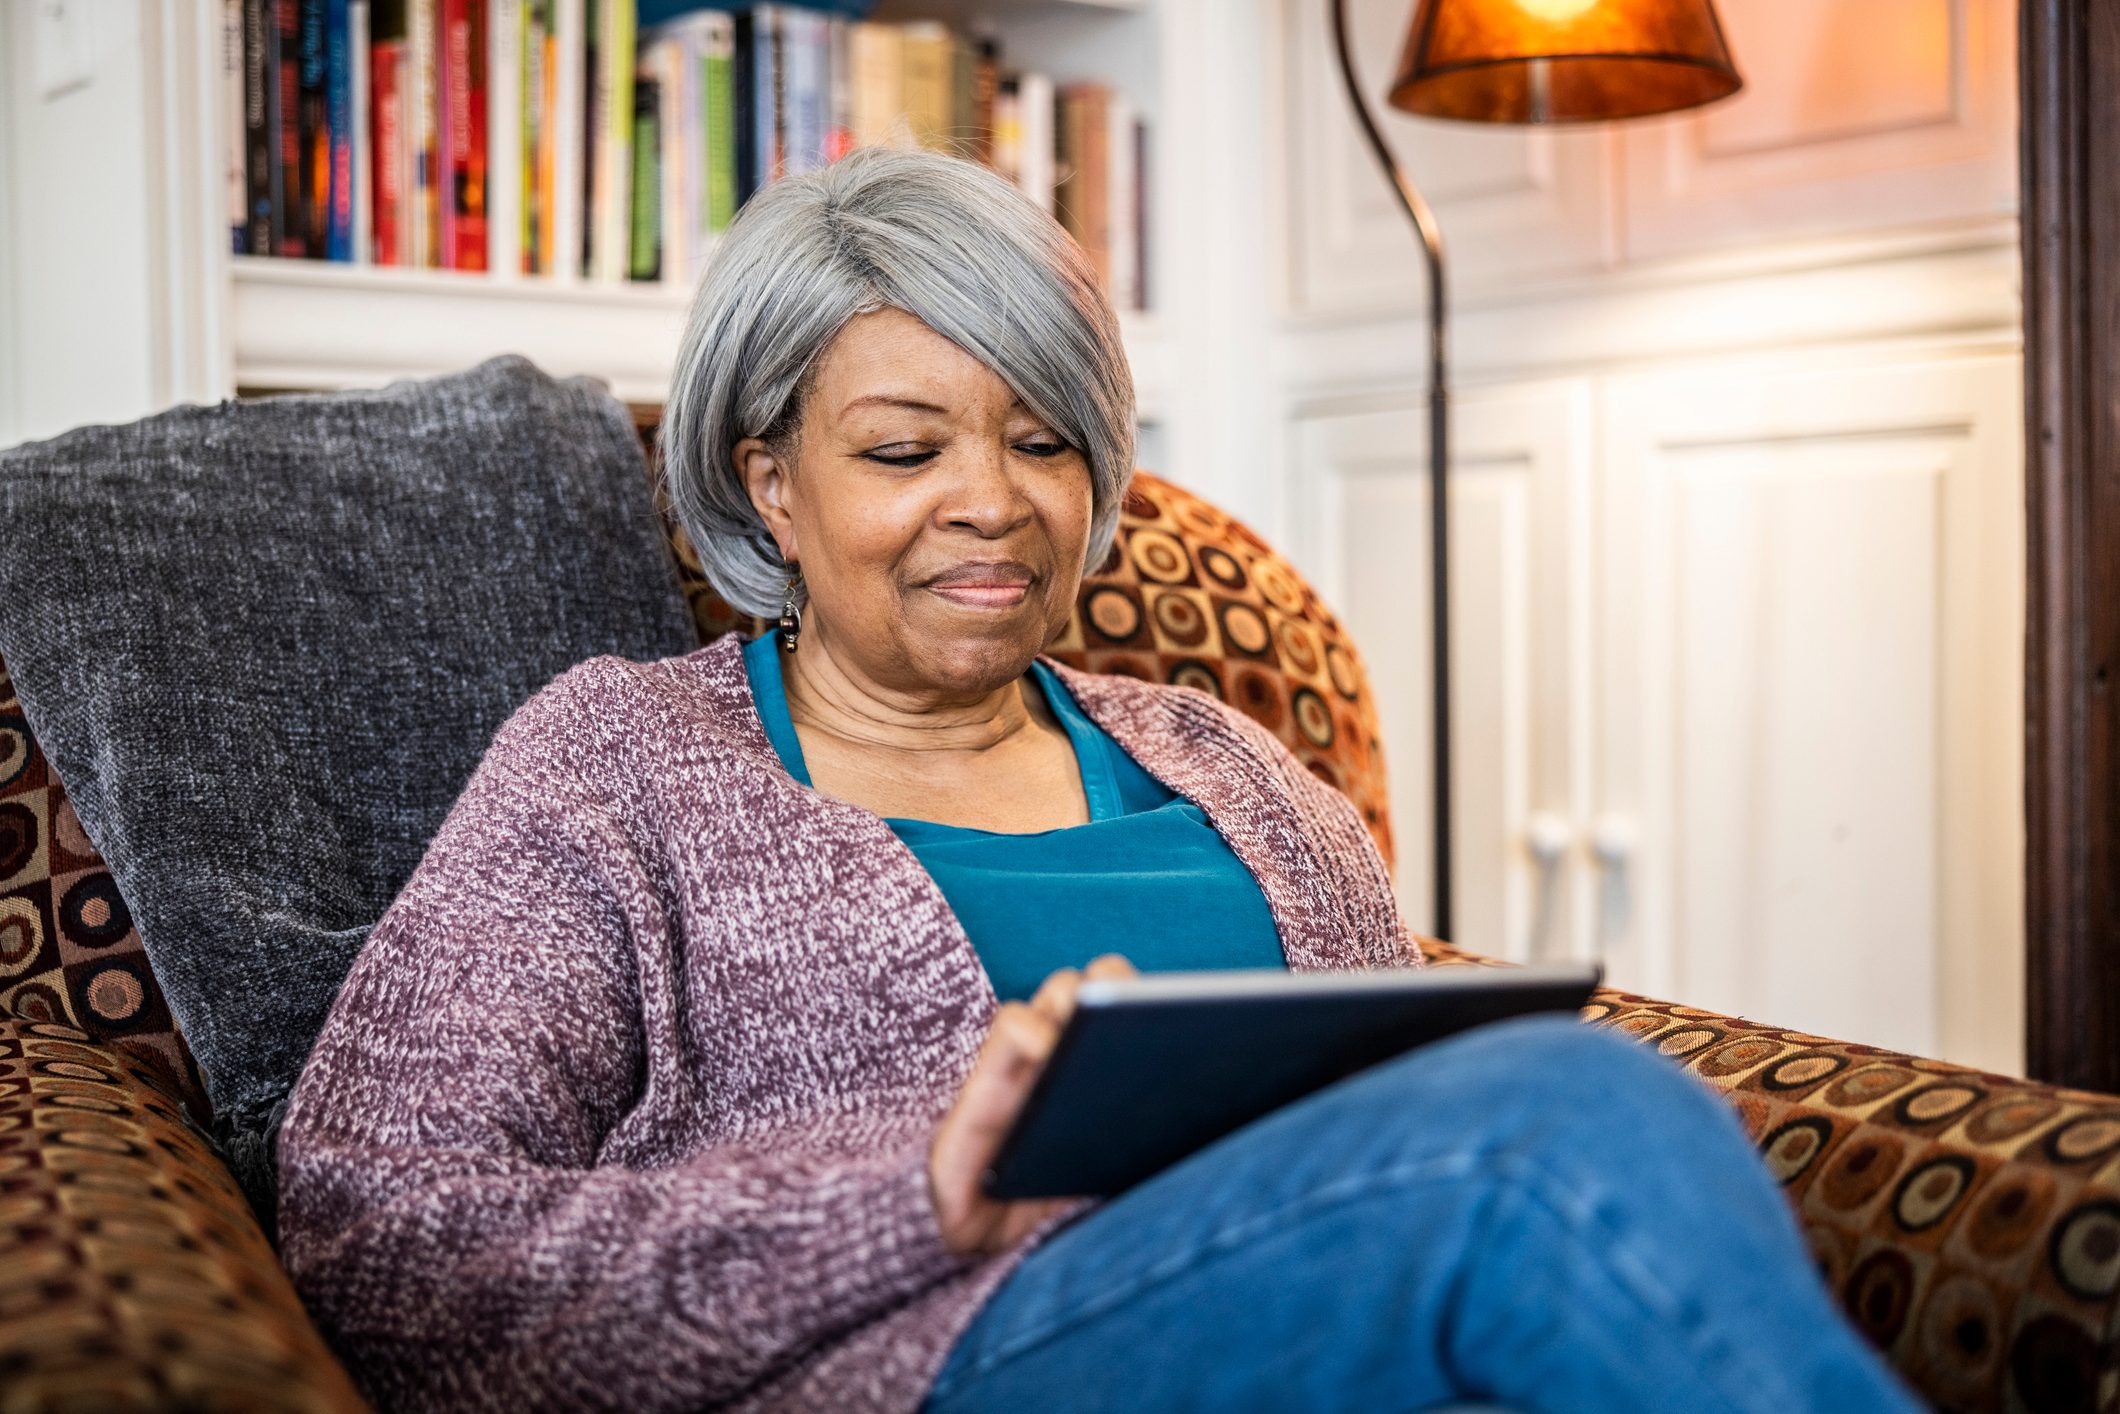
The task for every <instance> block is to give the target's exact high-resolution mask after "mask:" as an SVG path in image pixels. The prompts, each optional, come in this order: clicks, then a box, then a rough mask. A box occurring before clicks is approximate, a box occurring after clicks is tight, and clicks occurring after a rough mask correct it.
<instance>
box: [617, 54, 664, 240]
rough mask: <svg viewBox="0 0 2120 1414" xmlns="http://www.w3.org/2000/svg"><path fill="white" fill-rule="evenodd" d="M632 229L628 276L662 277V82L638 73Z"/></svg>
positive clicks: (634, 113)
mask: <svg viewBox="0 0 2120 1414" xmlns="http://www.w3.org/2000/svg"><path fill="white" fill-rule="evenodd" d="M632 131H633V141H632V150H633V151H632V157H633V164H632V165H633V171H632V200H631V201H630V202H629V203H628V211H629V214H630V216H631V218H632V219H631V223H630V225H631V229H630V230H629V231H628V232H627V236H628V240H627V260H626V277H627V278H628V279H632V280H657V279H660V278H662V208H661V205H660V203H659V201H658V197H659V192H658V185H659V178H660V176H661V173H660V171H659V170H658V168H659V166H660V163H659V162H658V160H657V158H658V157H659V155H660V153H661V150H662V83H661V81H660V80H658V79H655V78H652V77H646V76H640V75H636V76H635V78H634V80H633V120H632Z"/></svg>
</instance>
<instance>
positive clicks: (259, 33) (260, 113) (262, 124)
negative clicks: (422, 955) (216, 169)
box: [243, 0, 281, 255]
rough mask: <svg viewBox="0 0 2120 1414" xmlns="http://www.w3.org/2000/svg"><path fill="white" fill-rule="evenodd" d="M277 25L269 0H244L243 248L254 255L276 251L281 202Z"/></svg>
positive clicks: (270, 253) (272, 6)
mask: <svg viewBox="0 0 2120 1414" xmlns="http://www.w3.org/2000/svg"><path fill="white" fill-rule="evenodd" d="M279 35H280V31H279V24H278V21H277V19H276V18H274V5H273V0H243V183H244V188H245V193H246V199H245V202H244V221H245V224H246V227H247V229H248V238H247V239H246V240H245V242H244V249H245V250H247V251H248V252H249V253H250V254H252V255H273V254H277V253H278V250H279V245H278V241H277V240H276V237H275V231H274V226H275V224H276V223H277V221H278V219H279V213H280V210H281V207H280V204H279V202H278V201H277V200H275V198H274V188H275V187H276V186H277V185H278V181H279V167H280V162H279V151H280V144H279V103H278V102H277V93H276V84H275V80H276V79H277V78H278V76H279V68H280V65H279Z"/></svg>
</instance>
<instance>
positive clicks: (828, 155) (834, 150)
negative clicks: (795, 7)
mask: <svg viewBox="0 0 2120 1414" xmlns="http://www.w3.org/2000/svg"><path fill="white" fill-rule="evenodd" d="M852 29H853V26H852V25H851V24H850V23H849V22H848V20H847V17H846V16H845V15H828V16H826V17H825V71H826V73H827V74H829V75H830V79H829V81H828V84H827V88H828V90H829V92H828V96H827V99H826V102H825V140H824V160H825V163H826V165H827V166H829V165H830V164H832V163H834V162H837V161H838V160H839V159H840V158H842V157H844V156H846V155H847V154H848V153H849V152H852V151H853V150H854V75H853V67H852V63H851V61H850V59H849V56H848V52H847V49H848V36H849V34H850V33H851V31H852Z"/></svg>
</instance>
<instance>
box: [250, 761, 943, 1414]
mask: <svg viewBox="0 0 2120 1414" xmlns="http://www.w3.org/2000/svg"><path fill="white" fill-rule="evenodd" d="M496 744H497V745H498V744H499V743H498V741H497V743H496ZM505 754H506V753H504V752H501V751H499V750H493V749H489V752H488V754H487V759H486V760H485V761H484V762H482V763H481V765H480V767H479V769H478V771H477V772H476V773H475V774H474V776H473V778H472V780H471V782H470V783H469V784H468V785H467V786H466V787H465V790H464V791H463V793H462V794H461V796H460V797H459V799H458V800H457V802H456V804H455V805H454V806H453V807H452V809H451V811H450V813H449V815H448V817H447V818H446V820H445V821H444V823H443V826H442V828H441V829H440V831H439V832H438V833H437V834H436V836H435V838H434V839H433V841H432V842H431V844H430V845H429V848H428V851H427V853H426V854H425V855H424V857H423V858H422V860H421V862H420V864H419V866H418V868H417V869H416V870H415V871H414V874H413V876H412V878H411V879H410V880H409V881H408V883H407V884H406V886H405V888H404V889H403V890H402V891H401V892H400V894H399V895H398V897H397V899H396V900H395V901H394V902H393V903H392V905H391V906H390V908H389V909H388V910H387V911H386V912H385V914H384V916H383V917H382V919H381V920H380V921H379V922H378V923H377V924H376V926H375V928H374V930H373V931H372V933H371V935H370V937H369V939H368V941H367V944H366V946H365V947H364V948H363V950H362V952H361V954H360V956H359V958H358V959H357V961H356V963H355V965H354V967H353V969H352V972H351V973H350V975H349V977H348V979H347V981H346V984H345V986H344V987H343V988H342V989H341V991H340V993H339V996H338V998H337V1000H336V1001H335V1002H334V1005H333V1008H332V1011H331V1014H330V1017H329V1019H328V1020H327V1021H326V1023H325V1026H324V1028H323V1031H322V1033H321V1035H320V1036H319V1038H318V1041H317V1043H316V1046H315V1048H314V1050H313V1051H312V1053H311V1055H310V1058H309V1060H308V1062H307V1065H306V1067H305V1069H304V1071H303V1074H302V1077H301V1080H300V1082H299V1084H298V1085H297V1087H296V1090H295V1092H294V1096H293V1100H292V1102H291V1104H290V1108H289V1111H288V1115H287V1118H286V1123H285V1126H284V1128H283V1130H282V1132H281V1137H280V1143H279V1165H280V1184H281V1206H280V1237H281V1245H282V1256H283V1258H284V1260H285V1263H286V1266H287V1269H288V1271H289V1273H290V1274H291V1275H292V1277H293V1279H294V1282H295V1284H296V1287H297V1289H298V1290H299V1291H300V1293H301V1295H302V1298H303V1300H304V1302H305V1303H306V1304H307V1305H308V1306H309V1309H310V1310H311V1312H312V1313H313V1314H314V1315H315V1317H316V1318H317V1320H318V1322H319V1324H320V1325H321V1327H322V1328H323V1330H324V1332H325V1334H326V1336H327V1337H328V1339H329V1340H330V1341H331V1342H332V1343H333V1345H334V1346H335V1347H336V1348H337V1350H338V1351H339V1352H340V1354H341V1355H342V1356H343V1357H344V1358H345V1359H346V1360H347V1362H348V1364H349V1366H350V1367H351V1369H352V1371H353V1373H354V1376H355V1378H356V1380H357V1382H358V1383H360V1384H361V1385H362V1387H363V1388H364V1390H365V1392H366V1393H367V1394H368V1395H369V1396H370V1397H371V1398H372V1399H374V1400H375V1401H376V1402H377V1403H378V1404H379V1405H381V1406H384V1407H392V1408H419V1409H440V1408H491V1409H511V1410H512V1409H529V1408H587V1407H592V1406H593V1407H605V1408H608V1407H622V1408H638V1409H651V1408H700V1407H705V1406H708V1405H711V1404H716V1403H719V1402H722V1401H726V1400H729V1399H731V1398H732V1397H737V1396H740V1395H742V1394H743V1393H745V1392H746V1391H748V1390H751V1389H753V1388H755V1387H756V1386H758V1385H760V1384H761V1383H763V1382H766V1381H770V1380H772V1379H773V1378H775V1377H777V1376H778V1375H779V1374H781V1373H782V1372H783V1371H785V1370H786V1369H788V1368H789V1367H790V1366H792V1365H795V1364H799V1363H801V1362H802V1361H804V1360H805V1359H807V1358H808V1357H809V1356H810V1355H811V1354H812V1353H814V1351H815V1349H816V1348H817V1347H818V1346H820V1345H821V1344H824V1343H828V1342H830V1341H831V1340H832V1339H833V1338H834V1337H835V1335H836V1334H838V1333H840V1332H843V1331H846V1330H848V1329H850V1328H851V1327H853V1326H855V1325H857V1324H859V1323H861V1322H863V1321H865V1320H867V1319H869V1318H871V1317H873V1316H876V1315H879V1314H881V1313H882V1312H883V1311H885V1310H887V1309H889V1308H890V1307H892V1306H894V1305H896V1304H899V1303H902V1302H904V1301H905V1300H908V1299H910V1298H911V1297H912V1296H913V1295H915V1294H917V1293H918V1292H920V1291H921V1290H922V1289H924V1288H926V1287H928V1286H930V1285H932V1284H933V1283H935V1282H937V1281H939V1280H941V1279H943V1278H945V1277H946V1276H948V1275H950V1274H952V1273H954V1272H956V1271H958V1270H961V1269H962V1268H963V1267H965V1266H966V1265H968V1264H970V1263H971V1262H973V1261H976V1260H978V1259H976V1258H970V1257H959V1256H956V1255H955V1254H953V1253H951V1252H950V1251H949V1250H948V1248H947V1247H946V1246H945V1244H944V1243H943V1241H942V1238H941V1234H940V1232H939V1230H938V1228H937V1225H936V1221H935V1217H934V1212H933V1208H932V1206H931V1200H930V1197H929V1192H928V1178H927V1139H926V1137H925V1136H923V1137H921V1138H919V1139H918V1140H917V1141H914V1140H908V1141H906V1142H903V1143H901V1144H898V1145H896V1146H895V1147H889V1146H886V1147H884V1148H883V1149H882V1150H881V1151H880V1152H878V1153H874V1154H863V1155H857V1154H846V1153H830V1152H808V1151H804V1150H800V1149H792V1150H791V1149H789V1148H787V1147H785V1146H772V1147H767V1146H764V1145H760V1144H745V1143H728V1144H723V1145H720V1146H717V1147H709V1148H707V1149H706V1150H705V1151H704V1152H699V1153H696V1154H695V1155H693V1156H692V1157H690V1158H687V1159H681V1160H678V1161H675V1162H673V1163H671V1164H669V1165H667V1166H662V1167H625V1166H621V1165H619V1164H616V1163H610V1162H604V1161H602V1160H601V1157H600V1155H601V1150H602V1149H603V1147H604V1143H605V1140H606V1139H607V1137H608V1136H609V1135H610V1134H611V1132H612V1130H613V1129H614V1128H615V1127H616V1126H618V1125H619V1124H620V1123H621V1122H622V1121H623V1119H624V1117H625V1114H626V1112H627V1111H628V1110H629V1109H630V1108H631V1107H632V1106H633V1104H634V1102H635V1100H636V1098H637V1096H638V1094H639V1093H640V1092H641V1089H642V1087H643V1086H645V1085H646V1084H647V1083H649V1079H648V1077H649V1074H650V1071H651V1064H652V1063H653V1062H654V1060H655V1058H653V1057H650V1056H648V1055H647V1054H645V1051H646V1041H645V1035H644V1028H643V1025H642V1022H641V1002H640V998H639V986H638V983H637V981H636V976H637V973H636V955H635V951H634V950H635V948H636V947H637V946H641V945H642V944H641V941H640V940H641V939H642V938H643V937H648V936H651V935H652V934H653V933H654V932H655V930H657V929H659V928H667V927H668V926H670V925H669V924H668V922H667V921H666V919H665V918H664V917H663V905H662V903H661V902H660V901H659V899H658V896H657V893H656V889H655V888H654V886H653V880H652V877H651V875H650V873H649V871H648V869H647V867H646V866H645V865H644V863H643V862H642V861H641V860H640V858H638V857H637V854H636V852H635V850H634V849H633V848H632V846H631V845H630V843H629V842H628V841H627V840H626V838H625V836H624V834H623V831H622V830H621V829H620V828H619V826H618V825H617V823H616V822H615V820H614V819H613V818H612V817H611V816H610V815H609V814H607V813H605V812H602V811H600V810H599V809H598V808H597V807H596V805H595V803H594V802H593V801H588V800H582V799H568V798H566V795H565V792H564V791H563V790H555V789H554V788H553V784H552V782H550V781H546V780H538V779H531V778H526V777H525V776H524V775H523V774H522V773H521V770H520V768H519V767H515V766H511V765H510V764H509V763H508V762H507V761H506V760H505V759H504V756H505ZM548 754H549V755H557V754H559V753H548ZM699 1083H702V1084H711V1083H712V1077H711V1076H705V1077H701V1078H700V1079H699Z"/></svg>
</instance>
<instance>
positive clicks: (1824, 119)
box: [1275, 0, 2017, 319]
mask: <svg viewBox="0 0 2120 1414" xmlns="http://www.w3.org/2000/svg"><path fill="white" fill-rule="evenodd" d="M1278 4H1279V13H1278V23H1279V25H1280V29H1281V35H1280V38H1279V41H1278V42H1279V45H1280V50H1281V79H1280V82H1281V88H1282V92H1283V95H1284V104H1285V107H1286V111H1287V114H1288V123H1287V127H1286V132H1285V136H1284V137H1283V138H1282V140H1281V143H1280V146H1279V150H1278V152H1277V153H1276V154H1275V155H1276V167H1277V170H1278V171H1279V172H1280V173H1281V177H1280V180H1281V181H1282V182H1283V183H1284V184H1285V188H1286V192H1287V209H1288V213H1289V220H1288V225H1289V229H1288V232H1287V241H1286V250H1285V253H1284V260H1283V270H1282V281H1281V285H1282V299H1283V303H1284V307H1285V308H1286V310H1287V311H1288V312H1289V313H1290V314H1292V315H1294V316H1297V317H1300V318H1325V319H1344V318H1349V317H1374V316H1375V315H1376V314H1377V313H1378V312H1379V311H1397V312H1404V311H1409V310H1412V309H1416V308H1418V307H1419V306H1420V304H1421V303H1422V301H1423V300H1424V298H1425V296H1424V294H1423V293H1422V289H1423V287H1422V282H1421V267H1420V264H1419V262H1418V261H1416V260H1413V259H1410V258H1409V256H1408V252H1409V250H1410V246H1409V245H1408V241H1409V233H1408V231H1407V228H1406V220H1405V217H1404V215H1403V214H1402V213H1401V212H1400V211H1399V210H1398V208H1397V206H1396V205H1395V203H1394V202H1393V200H1392V198H1391V193H1390V190H1389V188H1387V187H1386V186H1385V184H1384V180H1383V178H1382V176H1381V174H1380V173H1379V172H1378V170H1377V166H1376V161H1375V159H1374V157H1372V156H1371V155H1370V153H1369V151H1368V149H1367V147H1366V145H1365V144H1364V143H1363V142H1362V140H1361V138H1360V135H1359V133H1358V131H1357V129H1356V128H1355V125H1354V122H1353V119H1352V116H1351V114H1350V112H1349V109H1348V103H1347V95H1346V93H1345V91H1344V88H1343V86H1342V84H1341V82H1340V78H1339V71H1338V68H1337V66H1336V61H1335V59H1334V57H1333V51H1332V47H1331V28H1330V24H1329V22H1328V17H1329V14H1330V6H1329V0H1278ZM1411 9H1412V5H1411V0H1350V3H1349V7H1348V15H1349V31H1350V35H1351V37H1352V38H1353V40H1354V41H1355V43H1356V45H1357V46H1358V47H1357V49H1356V68H1357V70H1358V71H1359V72H1360V73H1361V74H1362V77H1363V80H1364V84H1365V91H1366V92H1368V93H1369V94H1371V95H1372V101H1371V109H1372V112H1374V113H1375V114H1376V116H1377V117H1378V119H1379V121H1380V123H1381V125H1382V127H1383V129H1384V133H1385V137H1386V140H1387V141H1389V142H1390V143H1391V145H1392V147H1393V149H1394V150H1395V151H1396V152H1397V153H1398V155H1399V158H1400V160H1401V161H1402V162H1403V163H1404V164H1405V166H1406V168H1407V170H1408V171H1409V173H1410V174H1411V175H1412V177H1413V179H1414V181H1415V182H1416V183H1418V184H1419V185H1420V187H1421V190H1422V192H1423V194H1424V195H1426V196H1427V198H1428V200H1429V202H1430V204H1431V205H1432V206H1433V207H1434V208H1435V212H1436V217H1437V219H1438V221H1440V222H1441V224H1442V228H1443V240H1444V246H1445V249H1446V250H1447V251H1448V252H1449V254H1450V259H1451V272H1452V288H1453V290H1454V291H1455V293H1456V295H1457V297H1458V299H1459V300H1460V301H1461V302H1462V303H1464V304H1466V305H1481V304H1487V303H1498V304H1504V305H1507V304H1513V303H1517V302H1520V301H1521V300H1522V299H1523V298H1524V295H1525V290H1526V282H1527V281H1529V282H1532V283H1533V284H1534V285H1538V284H1550V283H1552V282H1554V281H1557V280H1566V279H1579V278H1581V277H1583V276H1585V275H1591V274H1595V273H1597V272H1600V271H1605V270H1617V269H1619V268H1621V267H1624V266H1628V265H1631V264H1635V263H1638V262H1642V261H1645V260H1662V259H1668V258H1672V257H1678V256H1699V255H1704V254H1708V253H1714V252H1728V251H1730V250H1731V249H1732V248H1733V247H1739V246H1744V247H1754V248H1757V247H1761V246H1763V245H1766V244H1767V243H1772V242H1782V241H1790V240H1794V239H1820V238H1829V237H1842V236H1847V235H1850V234H1854V233H1874V232H1879V231H1889V230H1903V229H1907V228H1912V227H1917V226H1923V225H1929V226H1934V225H1936V224H1937V223H1950V222H1959V223H1967V222H1973V223H1977V222H1979V221H1982V220H1992V219H1994V218H1995V217H1997V216H2005V215H2008V214H2009V213H2010V212H2012V211H2013V210H2014V209H2015V205H2016V181H2017V178H2016V140H2017V121H2016V119H2017V114H2016V89H2015V72H2016V70H2015V65H2016V47H2015V43H2014V23H2015V7H2014V6H2013V5H2011V4H2010V3H2009V0H1718V4H1717V11H1718V13H1719V14H1720V15H1721V16H1722V18H1723V21H1724V25H1725V28H1726V31H1727V33H1728V35H1729V39H1730V45H1731V50H1732V53H1733V54H1734V55H1735V57H1736V62H1737V67H1738V70H1739V72H1740V73H1741V74H1742V76H1743V77H1744V79H1745V88H1744V89H1743V90H1742V91H1741V92H1739V93H1738V94H1737V95H1736V96H1735V97H1733V98H1731V99H1729V100H1727V101H1725V102H1723V103H1719V104H1715V105H1712V106H1710V107H1709V108H1706V109H1703V110H1701V111H1699V112H1697V113H1690V114H1681V115H1677V116H1674V117H1667V118H1653V119H1643V120H1636V121H1632V122H1625V123H1616V124H1604V125H1594V126H1588V127H1569V126H1557V127H1547V128H1539V127H1486V126H1483V125H1479V124H1470V123H1457V122H1448V121H1442V120H1437V119H1425V118H1413V117H1409V116H1408V115H1406V114H1403V113H1400V112H1398V111H1397V110H1395V109H1391V108H1388V107H1386V106H1384V104H1383V103H1382V101H1381V99H1378V98H1375V97H1374V95H1377V94H1380V93H1381V92H1382V90H1383V89H1384V87H1385V86H1386V85H1387V84H1388V83H1389V81H1390V78H1391V73H1390V72H1389V70H1390V67H1391V66H1392V65H1393V64H1394V63H1395V62H1396V61H1397V58H1398V50H1399V43H1400V41H1401V40H1402V39H1403V38H1404V34H1405V30H1404V26H1405V24H1406V20H1407V17H1408V15H1409V14H1410V12H1411Z"/></svg>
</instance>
